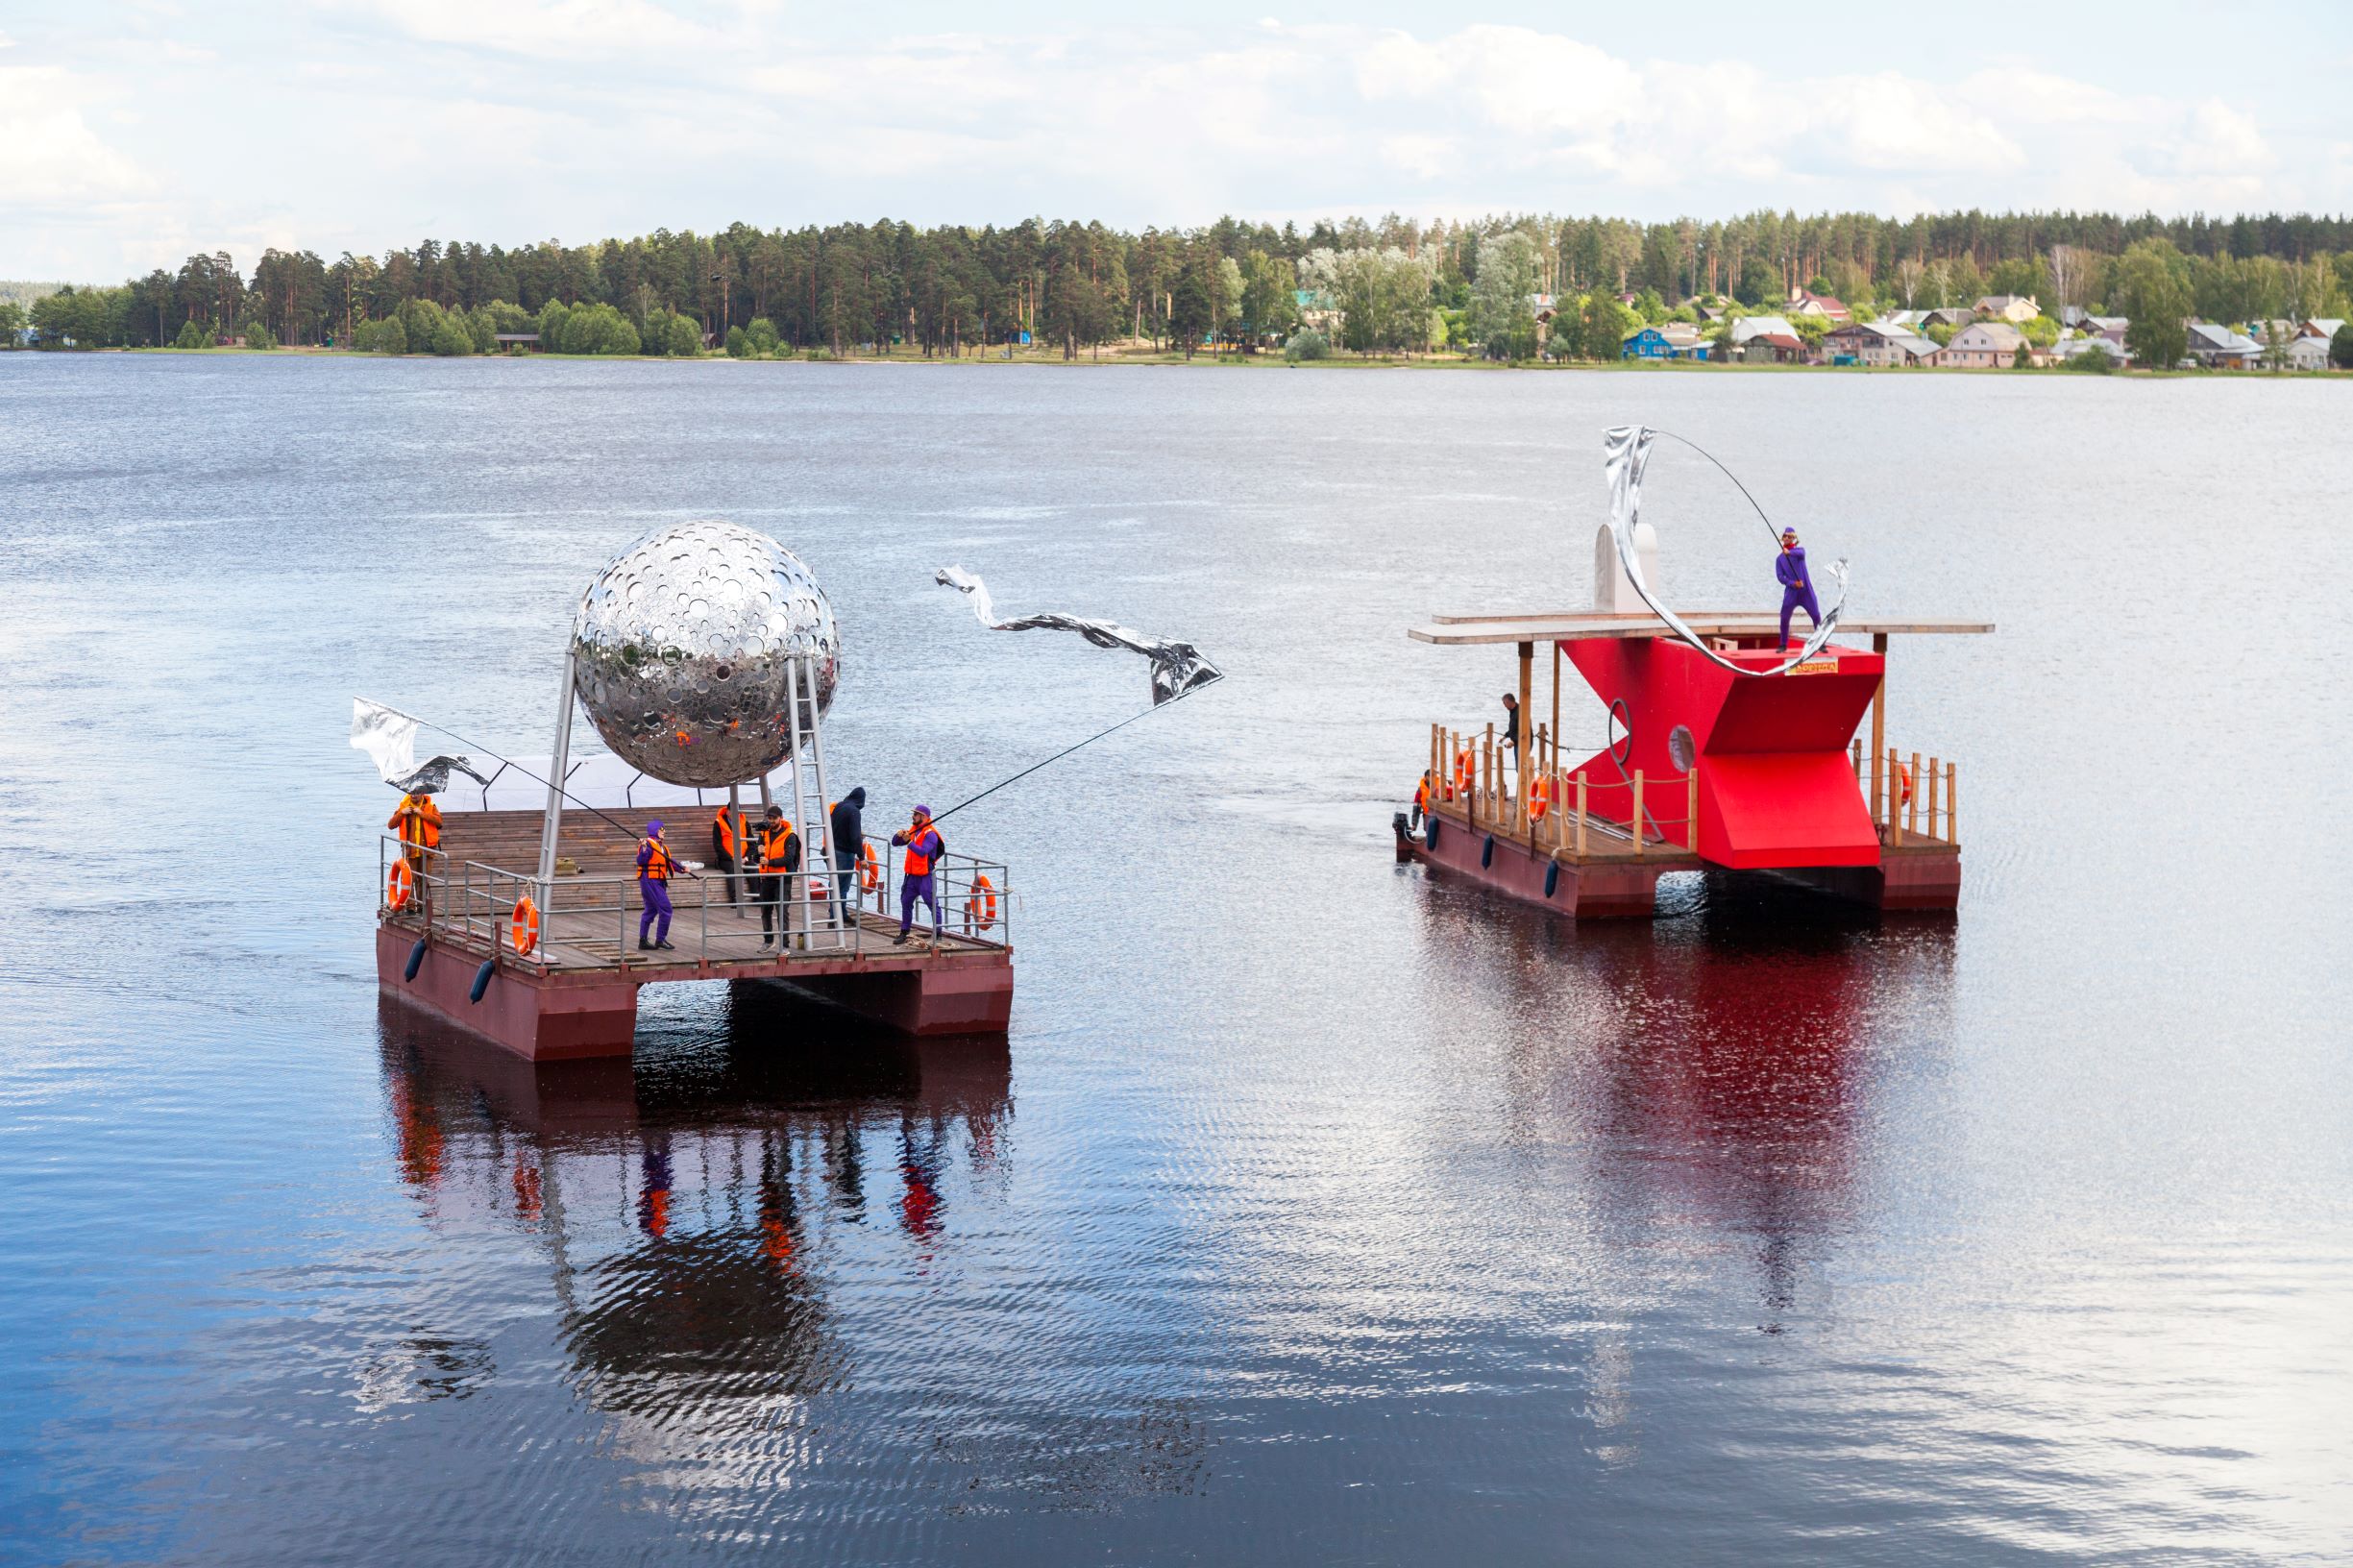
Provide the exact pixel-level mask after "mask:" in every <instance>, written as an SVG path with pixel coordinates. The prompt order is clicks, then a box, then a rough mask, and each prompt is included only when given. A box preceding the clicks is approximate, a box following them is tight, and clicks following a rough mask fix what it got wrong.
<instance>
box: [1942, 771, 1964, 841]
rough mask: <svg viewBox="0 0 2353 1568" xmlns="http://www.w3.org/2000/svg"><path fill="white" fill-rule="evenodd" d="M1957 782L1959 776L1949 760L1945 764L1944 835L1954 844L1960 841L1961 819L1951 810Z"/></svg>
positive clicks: (1958, 781)
mask: <svg viewBox="0 0 2353 1568" xmlns="http://www.w3.org/2000/svg"><path fill="white" fill-rule="evenodd" d="M1959 783H1960V778H1959V775H1958V774H1957V773H1956V772H1954V771H1953V765H1952V764H1951V763H1947V764H1945V837H1947V838H1948V839H1950V840H1951V841H1952V842H1953V844H1954V845H1959V844H1960V842H1961V821H1960V818H1959V817H1957V816H1956V815H1954V812H1953V806H1954V804H1955V798H1954V794H1953V792H1954V790H1955V788H1956V787H1957V786H1958V785H1959Z"/></svg>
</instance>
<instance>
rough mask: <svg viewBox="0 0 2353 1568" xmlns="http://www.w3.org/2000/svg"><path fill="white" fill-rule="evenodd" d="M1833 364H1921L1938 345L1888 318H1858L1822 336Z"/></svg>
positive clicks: (1933, 353)
mask: <svg viewBox="0 0 2353 1568" xmlns="http://www.w3.org/2000/svg"><path fill="white" fill-rule="evenodd" d="M1822 347H1823V350H1824V352H1825V353H1826V354H1827V355H1829V356H1830V363H1832V364H1834V365H1881V366H1884V365H1918V364H1925V363H1927V362H1928V361H1929V360H1930V359H1932V358H1934V357H1935V355H1936V352H1937V350H1936V345H1935V344H1934V343H1932V342H1930V341H1929V340H1928V339H1926V338H1924V337H1923V336H1921V335H1920V334H1919V333H1918V332H1915V331H1908V330H1906V329H1904V328H1902V327H1900V326H1895V325H1892V324H1890V323H1888V322H1885V321H1855V322H1849V323H1848V324H1847V325H1846V326H1844V327H1834V328H1832V329H1831V330H1830V331H1827V332H1825V333H1824V334H1823V336H1822Z"/></svg>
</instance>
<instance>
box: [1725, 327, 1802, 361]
mask: <svg viewBox="0 0 2353 1568" xmlns="http://www.w3.org/2000/svg"><path fill="white" fill-rule="evenodd" d="M1744 325H1745V323H1744ZM1738 353H1739V355H1740V358H1741V361H1742V363H1744V364H1751V365H1802V364H1804V363H1805V358H1806V349H1805V339H1803V338H1802V337H1800V336H1799V335H1798V334H1797V333H1795V332H1756V333H1752V334H1751V335H1750V336H1749V337H1748V338H1746V339H1745V340H1743V341H1742V343H1741V345H1740V348H1739V350H1738Z"/></svg>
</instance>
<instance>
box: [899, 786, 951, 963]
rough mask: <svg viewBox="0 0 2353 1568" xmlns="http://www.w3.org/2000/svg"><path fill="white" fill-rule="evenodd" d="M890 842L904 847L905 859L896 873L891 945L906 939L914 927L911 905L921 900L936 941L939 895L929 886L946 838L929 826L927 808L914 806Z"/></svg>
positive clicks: (938, 922)
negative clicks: (894, 934)
mask: <svg viewBox="0 0 2353 1568" xmlns="http://www.w3.org/2000/svg"><path fill="white" fill-rule="evenodd" d="M891 842H892V843H893V844H903V845H906V846H907V858H906V860H905V861H904V862H903V863H902V864H901V865H900V867H899V874H898V936H897V937H896V938H895V939H894V941H893V945H898V944H900V943H905V942H906V940H907V938H908V936H909V934H910V933H912V932H913V931H914V930H915V905H916V900H917V899H921V900H922V901H923V902H924V904H926V905H927V906H929V908H930V910H931V940H932V941H933V942H935V943H936V942H938V941H939V940H940V894H939V893H938V892H937V891H936V890H935V889H934V887H933V886H932V879H931V869H932V867H934V866H935V865H937V864H939V860H940V857H941V856H942V855H944V854H946V853H947V844H946V841H944V840H943V839H942V838H941V837H940V830H939V829H938V828H936V827H934V826H932V825H931V808H930V807H929V806H918V807H916V808H915V819H914V821H910V822H909V823H908V824H907V825H906V826H905V827H902V828H900V829H899V830H898V831H897V832H895V833H894V834H892V835H891Z"/></svg>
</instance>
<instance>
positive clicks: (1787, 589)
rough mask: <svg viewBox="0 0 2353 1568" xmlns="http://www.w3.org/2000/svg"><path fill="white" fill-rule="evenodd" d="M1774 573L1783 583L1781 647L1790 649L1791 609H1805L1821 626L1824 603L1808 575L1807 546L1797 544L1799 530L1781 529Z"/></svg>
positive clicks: (1806, 613) (1810, 617)
mask: <svg viewBox="0 0 2353 1568" xmlns="http://www.w3.org/2000/svg"><path fill="white" fill-rule="evenodd" d="M1773 575H1774V576H1777V577H1778V578H1779V579H1780V582H1781V650H1782V651H1783V652H1787V651H1788V650H1789V612H1790V611H1792V610H1801V609H1802V610H1803V611H1804V612H1805V617H1806V619H1807V620H1809V621H1811V622H1813V624H1814V625H1817V626H1819V625H1822V606H1821V604H1820V603H1818V602H1816V600H1815V599H1814V584H1813V582H1812V581H1811V580H1810V579H1808V578H1807V576H1806V575H1805V547H1804V546H1803V545H1801V544H1800V543H1798V530H1797V529H1795V528H1783V529H1782V530H1781V554H1780V558H1779V559H1778V560H1776V561H1775V562H1774V563H1773Z"/></svg>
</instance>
